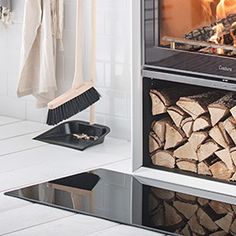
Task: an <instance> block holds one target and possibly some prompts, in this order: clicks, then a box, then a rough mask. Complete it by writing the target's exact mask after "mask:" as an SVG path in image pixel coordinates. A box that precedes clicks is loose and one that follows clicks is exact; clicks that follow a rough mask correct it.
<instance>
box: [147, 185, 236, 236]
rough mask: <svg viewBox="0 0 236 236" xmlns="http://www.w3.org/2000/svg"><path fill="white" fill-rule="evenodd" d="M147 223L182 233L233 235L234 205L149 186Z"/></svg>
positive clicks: (234, 223) (235, 229) (235, 214)
mask: <svg viewBox="0 0 236 236" xmlns="http://www.w3.org/2000/svg"><path fill="white" fill-rule="evenodd" d="M148 196H149V199H148V208H149V209H148V211H149V218H150V224H151V225H152V226H153V227H155V228H158V229H162V230H166V231H168V232H173V233H177V234H180V235H184V236H192V235H210V236H224V235H236V206H235V205H231V204H228V203H223V202H218V201H214V200H208V199H204V198H200V197H195V196H191V195H187V194H183V193H176V192H172V191H169V190H164V189H159V188H151V189H150V190H149V195H148Z"/></svg>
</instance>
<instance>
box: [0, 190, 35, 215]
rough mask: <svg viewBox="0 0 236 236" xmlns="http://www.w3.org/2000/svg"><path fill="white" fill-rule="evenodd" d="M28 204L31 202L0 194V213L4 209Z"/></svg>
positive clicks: (7, 209)
mask: <svg viewBox="0 0 236 236" xmlns="http://www.w3.org/2000/svg"><path fill="white" fill-rule="evenodd" d="M30 204H32V203H30V202H28V201H24V200H21V199H18V198H13V197H9V196H6V195H4V194H0V214H2V213H3V212H5V211H9V210H12V209H16V208H19V207H23V206H27V205H30Z"/></svg>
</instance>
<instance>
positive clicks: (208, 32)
mask: <svg viewBox="0 0 236 236" xmlns="http://www.w3.org/2000/svg"><path fill="white" fill-rule="evenodd" d="M234 22H236V14H231V15H228V16H227V17H226V18H223V19H220V20H218V21H216V22H215V23H213V24H211V25H208V26H204V27H202V28H199V29H195V30H193V31H191V32H189V33H188V34H186V35H185V38H187V39H192V40H197V41H205V42H207V41H208V40H209V39H210V38H211V37H212V36H213V35H214V34H215V31H214V30H213V27H214V26H216V25H219V24H222V25H223V27H224V29H225V31H226V32H227V31H228V32H229V30H230V26H231V25H232V24H233V23H234Z"/></svg>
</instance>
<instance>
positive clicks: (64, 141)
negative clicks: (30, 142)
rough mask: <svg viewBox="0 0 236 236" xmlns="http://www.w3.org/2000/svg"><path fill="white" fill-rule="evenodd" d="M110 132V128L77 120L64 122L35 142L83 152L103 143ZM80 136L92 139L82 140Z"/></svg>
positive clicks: (36, 138) (38, 137) (37, 138)
mask: <svg viewBox="0 0 236 236" xmlns="http://www.w3.org/2000/svg"><path fill="white" fill-rule="evenodd" d="M109 132H110V128H108V127H107V126H102V125H98V124H94V125H90V124H89V123H88V122H85V121H79V120H75V121H68V122H64V123H62V124H60V125H58V126H56V127H54V128H52V129H50V130H49V131H47V132H45V133H43V134H41V135H39V136H37V137H35V138H34V140H38V141H42V142H46V143H50V144H55V145H59V146H64V147H69V148H74V149H77V150H81V151H83V150H85V149H86V148H88V147H92V146H94V145H97V144H100V143H103V142H104V139H105V136H106V135H107V134H108V133H109ZM78 135H79V136H80V135H86V136H88V137H90V138H89V139H80V138H78Z"/></svg>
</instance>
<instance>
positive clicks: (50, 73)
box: [17, 0, 64, 107]
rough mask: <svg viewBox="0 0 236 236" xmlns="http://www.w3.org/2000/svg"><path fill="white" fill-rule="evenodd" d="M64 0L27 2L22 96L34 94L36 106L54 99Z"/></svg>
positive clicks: (18, 93) (23, 41) (20, 93)
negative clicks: (58, 42)
mask: <svg viewBox="0 0 236 236" xmlns="http://www.w3.org/2000/svg"><path fill="white" fill-rule="evenodd" d="M63 6H64V3H63V0H26V1H25V10H24V20H23V36H22V50H21V66H20V78H19V84H18V89H17V95H18V96H19V97H22V96H26V95H33V96H34V97H35V98H36V99H37V107H45V106H46V105H47V103H48V102H49V101H51V100H52V99H53V98H55V95H56V91H57V83H56V75H55V74H56V51H57V50H56V49H57V40H58V39H59V40H60V41H61V40H62V30H63Z"/></svg>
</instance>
